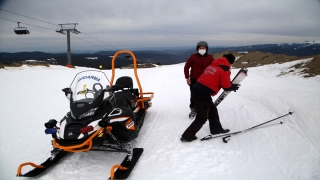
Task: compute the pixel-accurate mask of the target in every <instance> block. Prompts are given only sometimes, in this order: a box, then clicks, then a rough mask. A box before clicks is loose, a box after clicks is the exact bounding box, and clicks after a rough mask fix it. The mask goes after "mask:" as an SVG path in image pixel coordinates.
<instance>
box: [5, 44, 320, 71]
mask: <svg viewBox="0 0 320 180" xmlns="http://www.w3.org/2000/svg"><path fill="white" fill-rule="evenodd" d="M224 51H231V52H252V51H260V52H270V53H273V54H284V55H289V56H297V57H304V56H311V55H317V54H320V41H307V42H302V43H283V44H259V45H250V46H237V47H209V53H210V54H216V53H219V52H224ZM132 52H133V53H134V55H135V56H136V58H137V61H138V63H146V62H150V63H155V64H158V63H161V64H163V65H168V64H177V63H182V62H185V61H186V60H187V58H188V57H189V56H190V54H192V53H195V52H196V47H194V48H192V47H180V48H169V47H168V48H167V50H166V49H165V48H161V49H159V50H135V51H132ZM115 53H116V51H99V52H95V53H72V55H71V62H72V65H74V66H84V67H92V68H98V67H99V66H100V65H102V66H103V67H104V68H106V69H109V68H111V60H112V57H113V55H114V54H115ZM52 59H54V62H55V64H58V65H65V64H67V53H45V52H37V51H36V52H18V53H0V63H2V64H12V63H15V62H21V61H25V60H43V61H48V62H51V63H52V61H53V60H52ZM128 64H132V60H130V56H129V54H121V55H119V56H118V57H117V60H116V67H121V66H124V65H128Z"/></svg>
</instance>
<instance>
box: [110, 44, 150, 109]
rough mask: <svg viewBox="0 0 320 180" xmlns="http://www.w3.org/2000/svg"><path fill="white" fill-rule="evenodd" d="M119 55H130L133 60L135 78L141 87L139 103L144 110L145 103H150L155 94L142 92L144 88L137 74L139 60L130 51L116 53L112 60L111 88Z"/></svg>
mask: <svg viewBox="0 0 320 180" xmlns="http://www.w3.org/2000/svg"><path fill="white" fill-rule="evenodd" d="M119 54H130V55H131V57H132V59H133V70H134V76H135V78H136V80H137V83H138V86H139V94H140V97H139V99H138V100H137V102H138V103H139V102H140V104H141V108H142V109H144V102H145V101H150V100H151V99H152V98H153V95H154V93H153V92H146V93H144V92H143V91H142V86H141V84H140V80H139V77H138V73H137V59H136V56H135V55H134V54H133V53H132V52H131V51H129V50H120V51H118V52H116V53H115V54H114V56H113V58H112V77H111V82H110V86H112V85H113V81H114V76H115V63H114V62H115V60H116V58H117V56H118V55H119ZM143 95H150V96H149V97H144V96H143Z"/></svg>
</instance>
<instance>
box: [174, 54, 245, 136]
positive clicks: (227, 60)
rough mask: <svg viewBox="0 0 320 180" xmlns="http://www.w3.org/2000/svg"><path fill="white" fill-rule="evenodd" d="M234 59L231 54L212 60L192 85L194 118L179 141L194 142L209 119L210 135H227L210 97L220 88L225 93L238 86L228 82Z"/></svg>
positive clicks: (226, 130)
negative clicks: (194, 108) (194, 106)
mask: <svg viewBox="0 0 320 180" xmlns="http://www.w3.org/2000/svg"><path fill="white" fill-rule="evenodd" d="M234 61H235V57H234V56H233V55H232V54H225V55H223V57H222V58H219V59H216V60H214V61H213V62H212V63H211V65H210V66H208V67H207V68H206V69H205V71H204V72H203V74H202V75H201V76H200V77H199V78H198V80H197V82H196V83H195V84H194V85H193V89H192V92H191V98H192V100H193V101H194V102H195V105H196V107H197V108H196V113H197V115H196V118H195V120H194V121H193V122H192V123H191V125H190V126H189V127H188V128H187V129H186V130H185V132H184V133H183V134H182V137H181V139H180V140H181V141H186V142H190V141H193V140H196V139H197V137H196V136H195V135H196V133H197V132H198V131H199V130H200V129H201V128H202V126H203V124H205V123H206V121H207V119H209V128H210V133H211V134H212V135H214V134H220V133H228V132H229V131H230V130H229V129H223V128H222V125H221V123H220V119H219V114H218V110H217V108H216V106H215V105H214V104H213V102H212V99H211V96H214V95H216V94H217V93H218V92H219V90H220V89H221V88H223V89H224V90H226V91H236V90H238V89H239V86H240V85H239V84H232V83H231V80H230V75H231V72H230V66H231V65H230V64H233V63H234Z"/></svg>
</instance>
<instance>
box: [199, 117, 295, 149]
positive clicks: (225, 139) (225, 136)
mask: <svg viewBox="0 0 320 180" xmlns="http://www.w3.org/2000/svg"><path fill="white" fill-rule="evenodd" d="M292 113H293V112H289V113H288V114H285V115H282V116H279V117H277V118H274V119H271V120H269V121H266V122H264V123H261V124H258V125H256V126H253V127H251V128H248V129H245V130H242V131H237V132H233V133H228V134H222V135H218V136H213V135H208V136H205V137H204V138H202V139H201V141H204V140H209V139H213V138H219V137H222V140H223V142H225V143H227V142H228V141H229V140H230V138H231V136H234V135H237V134H240V133H242V132H246V131H250V130H253V129H255V128H257V127H259V126H261V125H264V124H267V123H269V122H272V121H275V120H277V119H280V118H282V117H285V116H287V115H291V114H292ZM282 123H283V122H282V121H280V124H282Z"/></svg>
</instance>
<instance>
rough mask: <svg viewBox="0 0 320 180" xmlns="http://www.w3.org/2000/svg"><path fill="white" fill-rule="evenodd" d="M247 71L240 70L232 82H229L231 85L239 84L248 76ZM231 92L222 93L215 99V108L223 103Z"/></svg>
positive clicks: (244, 69)
mask: <svg viewBox="0 0 320 180" xmlns="http://www.w3.org/2000/svg"><path fill="white" fill-rule="evenodd" d="M247 73H248V69H246V68H241V69H240V70H239V71H238V73H237V74H236V76H235V77H234V78H233V80H232V81H231V82H232V84H240V82H241V81H242V80H243V79H244V78H245V77H247V76H248V74H247ZM230 92H231V91H223V92H222V93H221V94H220V96H219V97H218V98H217V99H216V101H215V102H214V103H213V104H214V105H215V106H218V105H219V104H220V103H221V101H223V100H224V99H225V98H226V97H227V96H228V94H229V93H230Z"/></svg>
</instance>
